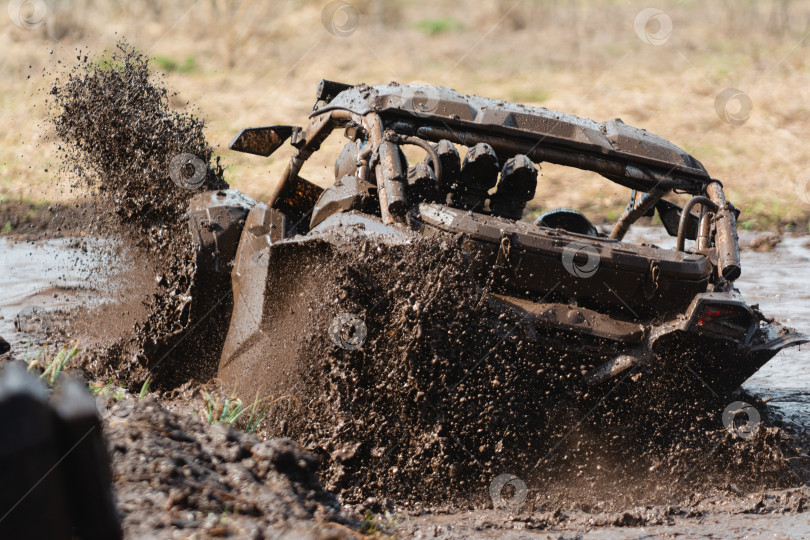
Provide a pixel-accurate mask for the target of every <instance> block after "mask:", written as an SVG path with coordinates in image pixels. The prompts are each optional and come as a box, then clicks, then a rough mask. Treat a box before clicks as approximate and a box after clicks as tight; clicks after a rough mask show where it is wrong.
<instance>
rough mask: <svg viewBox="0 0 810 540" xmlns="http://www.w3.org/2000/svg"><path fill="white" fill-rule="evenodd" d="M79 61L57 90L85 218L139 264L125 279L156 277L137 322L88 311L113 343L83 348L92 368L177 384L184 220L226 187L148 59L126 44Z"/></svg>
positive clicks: (188, 286)
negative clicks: (87, 211)
mask: <svg viewBox="0 0 810 540" xmlns="http://www.w3.org/2000/svg"><path fill="white" fill-rule="evenodd" d="M77 60H78V62H77V65H76V66H74V67H73V68H72V69H71V70H70V71H68V72H67V73H65V74H63V75H61V76H60V77H59V78H57V80H56V82H55V84H54V86H53V88H52V90H51V97H52V102H51V110H52V122H53V125H54V127H55V130H56V133H57V135H58V136H59V138H60V139H61V141H62V146H61V147H60V148H61V150H62V161H63V166H62V172H64V173H68V174H69V175H71V176H72V177H73V178H74V179H75V180H76V182H77V185H78V186H80V187H82V188H85V189H89V194H88V195H85V199H86V198H89V199H90V201H91V203H92V204H91V205H92V206H93V208H94V211H93V213H92V214H91V215H90V216H88V222H89V223H88V225H89V226H91V228H92V230H93V231H94V232H95V233H96V234H99V235H101V236H106V237H109V238H111V244H110V250H111V251H113V252H114V256H116V257H117V258H118V260H119V262H121V263H122V264H124V265H126V264H128V263H130V262H132V263H133V264H132V268H131V270H130V273H131V276H130V277H128V276H127V275H126V274H124V275H123V276H121V278H120V279H121V281H123V282H128V281H131V282H135V281H138V282H140V281H143V278H144V276H149V277H151V278H152V279H151V280H150V281H153V282H154V285H153V286H152V284H147V285H146V286H144V287H142V291H143V293H142V294H143V295H144V297H143V298H139V299H138V302H142V303H145V304H146V305H147V313H148V315H147V316H146V317H142V318H140V319H139V320H137V321H136V322H135V324H134V325H133V324H132V321H131V320H129V318H123V320H124V321H126V322H125V323H123V324H122V323H121V322H120V321H119V320H117V319H116V318H115V317H97V316H94V314H92V313H90V314H87V315H86V316H85V319H86V320H85V321H84V325H85V326H87V325H88V324H96V325H99V324H100V325H102V326H103V327H104V328H103V332H96V333H103V334H106V336H109V337H112V338H113V340H112V341H114V343H113V344H112V345H110V344H109V341H110V339H107V340H106V342H107V343H106V344H105V345H104V347H103V348H102V349H101V350H96V351H94V353H93V354H88V355H85V358H87V359H88V362H87V365H86V367H87V368H88V369H89V370H90V372H91V373H92V374H93V375H95V376H97V377H104V378H108V377H114V378H116V379H118V380H120V381H122V382H124V383H126V384H128V385H130V386H134V385H137V384H140V383H142V382H143V381H144V380H145V379H146V377H147V370H148V371H149V372H151V373H152V376H153V379H155V381H156V384H158V385H159V386H161V385H162V386H167V385H172V384H174V383H175V382H176V381H175V378H176V377H173V376H172V362H171V359H167V358H166V356H167V355H168V354H169V353H170V352H171V351H172V350H173V348H174V346H175V345H177V343H178V342H179V340H180V339H181V338H182V334H183V331H184V330H186V329H187V328H188V327H189V312H190V304H191V302H192V300H193V299H192V298H191V290H192V286H193V284H194V272H195V265H194V262H195V261H194V252H193V249H194V248H193V243H192V239H191V236H190V234H189V230H188V226H187V224H186V223H185V222H184V220H185V213H186V210H187V207H188V202H189V200H190V199H191V198H192V197H193V196H194V195H195V194H196V193H198V192H199V191H201V190H217V189H224V188H227V184H226V183H225V181H224V180H223V178H222V168H221V167H220V166H219V164H218V160H217V163H216V164H212V155H213V150H212V148H211V146H210V145H209V144H208V142H207V141H206V139H205V135H204V131H203V130H204V127H205V123H204V121H203V120H201V119H199V118H198V117H196V116H195V115H194V114H192V113H187V112H178V111H175V110H173V109H172V107H171V106H170V98H171V97H172V94H171V93H170V91H169V90H168V89H167V88H166V86H165V84H164V83H163V81H161V80H160V79H159V78H158V77H157V76H155V75H154V74H152V73H150V70H149V62H148V58H147V57H146V56H144V55H143V54H141V53H139V52H137V51H135V50H134V49H133V48H132V47H130V46H128V45H126V44H124V43H121V44H119V45H118V46H117V48H116V49H115V50H114V51H112V52H110V53H108V54H106V55H103V56H102V57H100V58H92V59H88V56H83V55H82V53H81V51H79V55H78V56H77ZM82 193H86V191H84V190H83V191H82ZM79 204H86V203H79ZM136 263H137V264H136ZM130 300H131V299H129V298H127V299H122V303H124V304H126V303H128V302H129V301H130ZM225 307H227V306H225ZM96 315H97V314H96ZM198 346H199V347H202V346H204V343H199V344H198Z"/></svg>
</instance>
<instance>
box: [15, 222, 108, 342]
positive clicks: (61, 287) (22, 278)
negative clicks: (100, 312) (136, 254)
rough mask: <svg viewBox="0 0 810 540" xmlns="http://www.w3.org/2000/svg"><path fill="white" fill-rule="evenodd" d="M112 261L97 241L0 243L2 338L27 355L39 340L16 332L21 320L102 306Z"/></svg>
mask: <svg viewBox="0 0 810 540" xmlns="http://www.w3.org/2000/svg"><path fill="white" fill-rule="evenodd" d="M109 260H110V257H109V255H108V254H105V253H104V250H103V249H102V245H101V242H100V241H97V240H85V239H81V240H77V239H70V238H56V239H50V240H44V241H37V242H26V241H23V240H12V239H6V238H0V276H2V278H0V279H2V283H0V336H3V337H4V338H5V339H6V340H7V341H8V342H9V343H11V345H12V347H13V349H12V350H13V351H14V352H15V353H20V354H22V351H24V349H25V348H26V347H27V345H28V343H29V340H30V339H34V338H33V336H28V335H25V333H24V332H22V333H18V332H17V329H16V328H15V321H16V320H17V318H18V316H21V318H26V315H28V314H30V313H32V312H35V311H39V312H44V313H47V312H53V311H56V310H60V309H70V308H74V307H76V306H78V305H87V304H92V303H98V302H99V301H101V299H102V295H100V294H99V293H100V290H102V289H103V288H104V284H105V283H106V282H107V281H108V278H109V275H110V271H109V268H110V266H111V265H109V264H108V262H109Z"/></svg>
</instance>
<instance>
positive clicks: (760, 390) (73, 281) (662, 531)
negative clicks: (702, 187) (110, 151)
mask: <svg viewBox="0 0 810 540" xmlns="http://www.w3.org/2000/svg"><path fill="white" fill-rule="evenodd" d="M751 238H752V235H749V234H746V233H743V234H742V239H741V241H742V243H743V244H746V243H747V242H748V241H750V239H751ZM632 239H633V240H635V241H648V242H655V243H657V244H659V245H664V246H666V245H668V243H669V242H671V240H670V239H669V238H666V237H664V236H662V235H661V234H660V231H659V230H658V229H654V228H639V229H637V230H636V231H635V234H634V236H633V237H632ZM0 251H2V252H3V253H4V257H3V258H2V259H0V274H2V275H5V276H7V280H6V281H5V283H4V290H3V294H2V295H0V316H2V317H3V318H2V319H0V335H2V336H3V337H5V338H6V339H7V340H8V341H9V342H10V343H12V345H13V347H14V350H15V351H16V353H17V355H23V354H24V351H25V349H26V348H27V347H28V346H29V343H31V342H33V343H35V344H36V343H37V341H36V340H37V339H41V338H42V336H43V332H42V330H43V327H42V326H41V324H45V326H46V327H47V324H48V323H47V321H48V320H49V315H48V314H51V315H52V314H56V317H57V318H59V316H60V315H59V311H60V310H69V309H71V308H75V307H76V306H82V305H87V304H89V303H98V302H103V301H104V299H105V298H106V299H112V298H113V296H111V295H110V294H109V288H110V285H109V284H110V283H112V282H116V283H118V284H119V285H120V280H116V279H115V272H113V271H112V270H111V269H112V268H115V267H116V264H115V263H114V261H113V259H112V258H114V256H113V255H110V250H109V249H105V247H104V244H101V243H99V242H96V241H92V240H87V239H49V240H43V241H34V242H31V241H23V240H16V241H15V240H13V239H5V238H4V239H0ZM742 260H743V265H744V266H743V268H744V271H743V277H742V278H741V279H740V280H739V281H738V286H739V288H740V289H741V291H742V293H743V294H744V296H745V297H746V299H747V300H748V301H749V302H750V303H759V304H760V306H761V308H762V310H763V311H764V312H765V313H767V314H769V315H771V316H774V317H775V318H777V319H778V320H781V321H783V322H785V323H787V324H789V325H791V326H794V327H796V328H797V329H798V330H800V331H804V332H808V333H810V282H809V281H807V280H805V279H801V277H799V278H798V279H797V276H802V275H803V274H804V273H806V272H807V271H810V247H808V238H807V237H803V236H786V237H785V238H784V239H783V241H782V242H781V243H780V244H779V245H778V246H777V247H776V249H775V250H774V251H771V252H755V251H752V250H746V251H744V252H743V259H742ZM119 264H120V263H119ZM32 309H33V310H39V311H40V312H41V316H39V320H41V321H45V322H44V323H40V326H37V327H35V328H26V327H25V324H26V322H25V321H31V320H32V319H37V317H36V316H35V317H31V315H30V314H31V310H32ZM20 314H22V317H18V315H20ZM18 320H19V321H21V322H22V325H23V327H22V328H21V329H22V330H34V333H33V334H31V333H27V332H25V331H23V332H18V331H17V328H15V321H18ZM18 324H19V323H18ZM57 326H58V325H57ZM46 329H47V328H46ZM70 337H74V336H64V338H70ZM18 357H19V356H18ZM745 387H746V389H748V390H749V391H751V392H754V393H756V394H758V395H759V396H760V397H762V398H768V397H769V398H770V405H771V406H772V407H773V408H774V409H775V410H777V411H779V412H781V413H783V415H784V416H785V418H786V419H788V420H789V421H790V422H792V423H794V424H797V425H801V426H804V427H805V428H807V427H810V369H808V366H807V350H806V348H804V349H803V350H800V349H796V348H794V349H790V350H787V351H783V352H781V353H780V354H779V355H778V356H777V357H776V358H774V359H773V360H772V361H771V362H770V363H769V364H767V365H766V366H765V367H764V368H763V369H762V370H760V372H759V373H757V374H756V375H755V376H754V377H752V378H751V379H750V380H749V381H748V382H747V383H746V385H745ZM164 405H165V406H168V407H169V408H172V402H171V400H169V401H166V402H164ZM175 408H176V407H175ZM179 409H180V410H179V411H176V414H180V415H181V416H180V418H181V419H182V418H188V417H189V416H190V409H191V408H190V407H189V406H188V403H186V404H185V405H184V406H181V407H180V408H179ZM142 420H143V421H147V420H148V419H147V417H146V416H144V417H143V418H142ZM180 421H181V422H186V423H187V422H188V421H189V420H180ZM175 422H177V420H175ZM194 422H196V420H194ZM139 429H146V428H139ZM147 431H149V430H148V429H147ZM186 431H187V432H188V433H189V434H190V436H191V437H192V438H194V439H195V440H196V439H197V438H201V439H200V440H208V439H210V438H211V436H212V435H211V433H210V429H208V428H206V430H198V431H200V433H199V434H197V433H195V430H192V429H186ZM129 432H130V430H128V429H125V428H122V427H120V426H118V427H113V428H112V429H111V431H110V433H111V434H112V436H113V437H117V436H120V437H119V439H120V441H119V442H116V443H115V444H116V445H117V446H115V447H116V448H118V447H121V448H127V445H131V444H134V443H133V442H127V441H129V440H130V438H129V435H128V434H129ZM198 435H199V437H198ZM206 437H207V438H206ZM122 445H123V446H122ZM192 448H194V446H193V445H192ZM121 455H126V452H123V453H122V454H121ZM120 459H122V458H120V456H119V461H117V462H116V463H115V464H114V466H116V467H118V468H119V469H122V470H126V468H127V467H131V466H133V465H132V464H129V463H128V462H127V461H126V460H124V461H120ZM217 459H219V458H217ZM215 462H216V459H215ZM250 466H252V465H250ZM250 466H248V468H249V467H250ZM168 467H169V469H171V467H172V466H168ZM181 469H182V467H181V466H178V471H180V470H181ZM167 470H168V469H167ZM213 470H214V471H215V473H216V474H225V476H226V477H227V476H228V475H229V474H236V473H235V472H234V471H233V470H231V469H228V470H227V471H226V472H225V473H222V472H218V473H217V472H216V469H213ZM223 470H224V469H223ZM234 470H235V469H234ZM240 470H241V469H240ZM144 474H146V473H144ZM212 474H214V473H212ZM176 475H177V474H175V473H173V472H171V471H169V472H168V473H167V477H169V478H171V477H175V476H176ZM236 478H237V479H238V475H237V477H236ZM251 485H253V484H251ZM233 486H234V487H233V489H234V490H235V493H238V492H239V489H241V488H240V487H239V486H240V484H239V482H238V481H235V483H234V484H233ZM157 487H158V486H155V488H154V489H157ZM133 489H134V488H133V485H132V484H130V483H126V482H125V483H123V484H121V483H118V484H117V485H116V490H117V492H118V493H119V499H120V500H121V501H123V503H124V504H125V505H127V509H128V510H129V511H131V510H132V509H133V508H135V506H137V505H135V503H134V502H133V501H137V500H140V499H139V497H141V496H142V494H141V493H140V492H139V491H137V489H135V490H134V491H133ZM251 489H253V488H251ZM158 503H159V504H163V501H162V499H161V500H160V501H157V503H156V504H158ZM133 505H134V506H133ZM808 505H810V492H808V489H807V488H804V489H798V490H795V489H793V490H787V491H784V490H783V491H771V492H768V491H764V492H756V493H743V492H741V491H740V490H739V489H738V488H737V487H736V486H734V485H733V484H732V485H724V486H713V487H711V488H707V489H706V490H705V492H703V493H701V494H696V495H695V496H694V497H693V498H692V500H689V501H686V503H684V502H683V501H679V504H673V505H670V506H641V507H635V506H633V507H629V508H627V510H626V511H620V512H616V511H614V509H610V510H609V511H608V510H600V509H598V508H597V509H590V508H582V507H576V506H574V507H571V508H551V507H544V506H543V505H529V504H528V503H527V505H526V506H525V507H522V508H520V509H519V510H518V511H502V510H481V509H480V508H481V507H480V506H478V505H476V509H472V508H469V509H465V508H463V507H460V508H447V509H445V510H443V511H440V512H437V511H430V512H429V513H423V512H422V511H419V512H410V511H408V509H407V507H398V508H396V509H395V512H394V514H392V515H391V516H385V515H384V514H383V513H382V512H379V511H378V512H377V517H376V518H375V520H376V523H377V524H376V525H375V526H374V527H372V528H370V529H367V530H380V531H385V532H388V533H399V534H401V535H403V536H414V537H423V538H432V537H471V538H472V537H505V538H525V537H538V538H548V537H552V538H558V537H561V538H576V537H582V535H583V534H584V535H586V536H587V537H588V538H640V537H644V538H648V537H658V536H666V537H672V536H678V537H687V538H689V537H705V536H709V535H711V536H713V537H725V538H732V537H744V536H747V537H769V538H774V537H775V538H803V537H806V536H807V535H808V534H810V519H809V518H808V517H807V516H808V514H807V513H806V512H805V511H804V510H806V509H807V508H808ZM366 509H367V507H366V506H364V505H357V506H355V507H352V506H348V507H347V508H346V512H347V515H349V516H350V515H352V513H354V515H355V517H356V518H357V519H361V518H362V515H363V513H364V512H365V511H366ZM269 512H270V513H269V514H268V515H272V514H273V512H278V510H277V508H276V507H274V506H273V507H272V511H269ZM209 514H210V512H209V513H208V514H206V512H200V511H197V512H189V513H188V516H187V519H186V518H183V516H181V515H174V514H172V515H171V516H169V517H167V518H166V519H162V520H161V519H154V520H152V521H154V524H153V526H154V527H157V528H165V529H166V530H167V531H168V530H172V529H173V530H174V531H175V532H176V533H179V535H180V536H184V534H183V531H185V532H186V533H190V531H191V530H196V529H197V528H199V527H203V526H210V525H211V523H210V522H211V518H210V515H209ZM129 515H130V517H129V518H128V519H129V520H130V522H131V523H132V524H133V525H132V527H133V528H131V529H130V533H132V532H133V531H136V530H138V531H139V532H140V533H144V532H146V531H148V530H149V527H150V525H148V523H150V521H149V520H148V519H146V518H147V517H148V516H145V515H144V513H143V512H141V513H140V514H138V513H137V512H134V513H131V514H129ZM266 519H268V521H265V522H264V523H265V525H269V524H275V526H278V527H281V529H280V530H287V532H288V533H290V534H291V533H292V530H293V529H289V528H288V527H289V526H291V525H286V524H283V523H282V524H279V523H278V522H277V521H276V520H275V519H269V518H266ZM304 519H306V518H305V517H304ZM342 519H343V520H344V521H346V522H347V523H349V524H351V518H350V517H344V518H342ZM354 524H355V528H356V525H357V521H355V522H354ZM231 525H233V526H234V527H236V528H231V529H228V528H227V527H226V528H224V529H222V530H223V531H226V532H229V533H232V534H238V533H239V531H247V530H252V529H251V527H254V526H255V523H253V524H251V523H247V524H246V525H244V524H241V525H240V524H239V523H237V522H234V521H232V522H231ZM237 525H239V527H237ZM242 525H244V526H242ZM299 526H300V523H299V524H297V525H295V527H299ZM245 527H246V528H245ZM216 530H220V529H216ZM294 530H296V531H300V529H294ZM329 531H330V532H329V534H333V532H334V531H333V530H332V529H329ZM340 531H341V533H340V534H348V531H349V529H345V530H344V529H340ZM306 532H307V534H313V535H315V536H318V535H320V534H321V533H322V532H323V531H320V529H317V530H316V529H312V528H309V529H306Z"/></svg>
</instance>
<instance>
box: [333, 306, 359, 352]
mask: <svg viewBox="0 0 810 540" xmlns="http://www.w3.org/2000/svg"><path fill="white" fill-rule="evenodd" d="M329 336H330V337H331V338H332V341H333V342H334V343H335V345H337V346H338V347H340V348H341V349H346V350H347V351H356V350H357V349H359V348H360V347H362V346H363V344H364V343H365V342H366V337H368V328H366V323H365V322H364V321H363V319H361V318H360V317H358V316H357V315H352V314H351V313H339V314H338V315H336V316H335V318H334V319H332V324H330V325H329Z"/></svg>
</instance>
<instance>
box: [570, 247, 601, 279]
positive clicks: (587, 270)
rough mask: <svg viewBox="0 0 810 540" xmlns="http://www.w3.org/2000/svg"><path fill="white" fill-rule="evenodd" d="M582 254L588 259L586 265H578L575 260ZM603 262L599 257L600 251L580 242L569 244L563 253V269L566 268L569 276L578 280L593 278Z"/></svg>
mask: <svg viewBox="0 0 810 540" xmlns="http://www.w3.org/2000/svg"><path fill="white" fill-rule="evenodd" d="M580 253H582V254H584V255H585V256H586V257H587V259H586V260H585V262H584V263H582V264H577V263H576V261H575V258H576V256H577V255H579V254H580ZM601 262H602V257H601V256H600V255H599V250H597V249H596V248H595V247H593V246H589V245H587V244H582V243H580V242H574V243H573V244H568V245H567V246H565V249H563V252H562V265H563V268H565V269H566V271H567V272H568V273H569V274H571V275H572V276H576V277H578V278H589V277H592V276H593V275H594V274H595V273H596V271H597V270H598V269H599V264H600V263H601Z"/></svg>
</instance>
